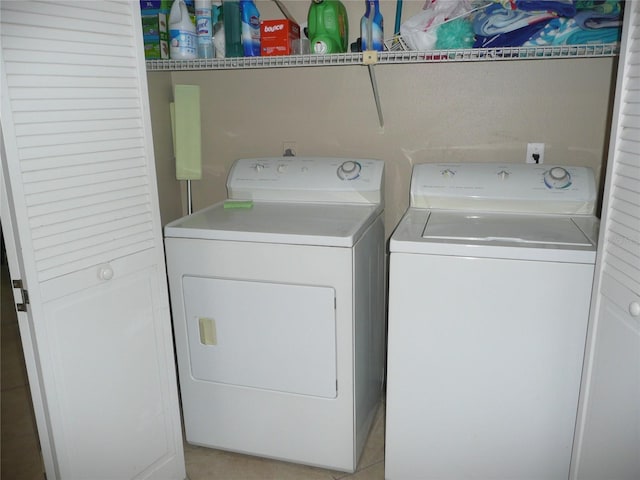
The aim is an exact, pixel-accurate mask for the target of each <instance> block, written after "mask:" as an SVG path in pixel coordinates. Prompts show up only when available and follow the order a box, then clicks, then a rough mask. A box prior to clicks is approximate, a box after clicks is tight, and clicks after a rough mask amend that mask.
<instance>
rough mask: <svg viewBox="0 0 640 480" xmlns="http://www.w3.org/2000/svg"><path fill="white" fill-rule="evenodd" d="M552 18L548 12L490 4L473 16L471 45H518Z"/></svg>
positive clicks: (477, 46)
mask: <svg viewBox="0 0 640 480" xmlns="http://www.w3.org/2000/svg"><path fill="white" fill-rule="evenodd" d="M554 18H556V15H555V14H554V13H550V12H523V11H521V10H507V9H505V8H503V7H502V6H501V5H499V4H494V5H490V6H489V7H487V8H486V9H484V11H481V12H479V13H477V14H476V15H475V16H474V17H473V31H474V33H475V34H476V39H475V42H474V44H473V47H474V48H492V47H519V46H520V45H522V44H523V43H524V42H526V41H527V40H529V38H531V37H532V36H533V35H535V34H536V33H538V32H539V31H540V30H542V29H543V28H544V26H545V25H546V24H547V23H548V22H550V21H551V20H552V19H554Z"/></svg>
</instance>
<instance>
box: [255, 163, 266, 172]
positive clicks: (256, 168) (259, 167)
mask: <svg viewBox="0 0 640 480" xmlns="http://www.w3.org/2000/svg"><path fill="white" fill-rule="evenodd" d="M263 168H264V165H262V164H261V163H256V164H255V166H254V167H253V169H254V170H255V171H256V172H261V171H262V169H263Z"/></svg>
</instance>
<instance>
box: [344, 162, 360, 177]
mask: <svg viewBox="0 0 640 480" xmlns="http://www.w3.org/2000/svg"><path fill="white" fill-rule="evenodd" d="M361 170H362V165H360V164H359V163H358V162H354V161H353V160H347V161H346V162H343V163H342V165H340V166H339V167H338V177H340V178H341V179H342V180H355V179H356V178H358V177H359V176H360V171H361Z"/></svg>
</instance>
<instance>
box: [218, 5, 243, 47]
mask: <svg viewBox="0 0 640 480" xmlns="http://www.w3.org/2000/svg"><path fill="white" fill-rule="evenodd" d="M222 14H223V18H224V50H225V56H226V57H242V56H244V49H243V48H242V20H241V18H240V2H239V0H222Z"/></svg>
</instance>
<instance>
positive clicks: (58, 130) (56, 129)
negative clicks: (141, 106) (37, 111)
mask: <svg viewBox="0 0 640 480" xmlns="http://www.w3.org/2000/svg"><path fill="white" fill-rule="evenodd" d="M134 128H138V129H139V128H140V121H139V120H138V119H136V118H124V119H117V120H114V119H108V120H107V119H105V120H101V121H96V120H89V121H86V122H82V123H78V122H56V123H53V122H45V123H29V124H26V125H21V126H19V127H17V128H16V132H17V134H18V135H20V136H25V137H26V136H30V135H31V136H37V137H38V138H37V139H33V141H32V143H31V144H32V145H37V143H36V142H39V143H40V144H42V143H44V142H45V141H44V140H41V139H40V137H44V136H45V135H51V134H55V135H64V134H67V133H68V132H69V131H70V130H71V129H73V131H74V133H86V132H99V131H102V130H105V129H106V130H131V129H134Z"/></svg>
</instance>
